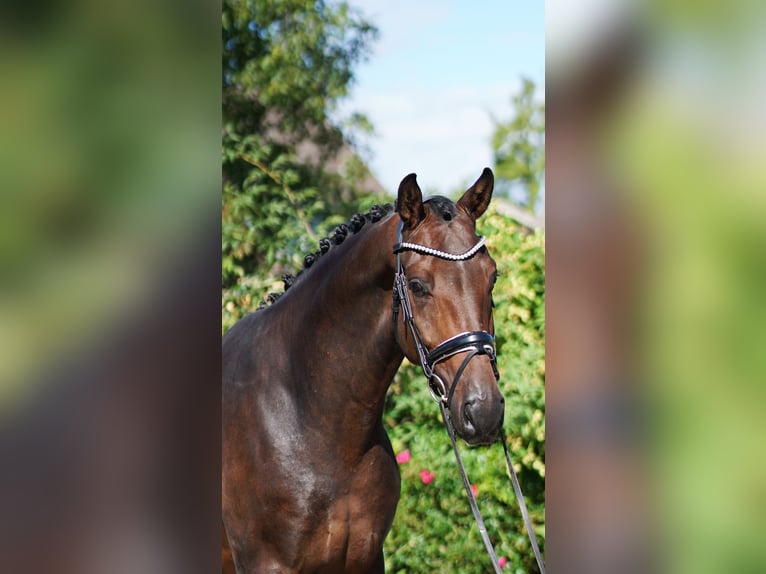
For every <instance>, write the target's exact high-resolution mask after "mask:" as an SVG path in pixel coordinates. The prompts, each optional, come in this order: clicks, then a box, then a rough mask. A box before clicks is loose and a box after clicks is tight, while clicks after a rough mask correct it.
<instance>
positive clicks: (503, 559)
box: [497, 556, 508, 568]
mask: <svg viewBox="0 0 766 574" xmlns="http://www.w3.org/2000/svg"><path fill="white" fill-rule="evenodd" d="M506 564H508V559H507V558H506V557H505V556H501V557H500V558H498V559H497V565H498V566H500V568H505V565H506Z"/></svg>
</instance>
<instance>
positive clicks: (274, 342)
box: [222, 168, 504, 574]
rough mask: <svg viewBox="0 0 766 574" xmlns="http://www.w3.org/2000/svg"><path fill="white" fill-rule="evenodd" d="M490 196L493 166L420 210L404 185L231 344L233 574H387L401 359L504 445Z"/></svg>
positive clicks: (250, 319)
mask: <svg viewBox="0 0 766 574" xmlns="http://www.w3.org/2000/svg"><path fill="white" fill-rule="evenodd" d="M493 186H494V176H493V174H492V171H491V170H490V169H489V168H485V169H484V171H483V172H482V174H481V176H480V177H479V178H478V179H477V180H476V182H475V183H474V184H473V185H472V186H471V187H470V188H469V189H468V190H467V191H466V192H465V193H464V194H463V195H462V197H461V198H460V199H459V200H458V201H457V202H456V203H454V202H452V201H451V200H449V199H447V198H445V197H441V196H435V197H432V198H429V199H427V200H425V201H424V200H423V196H422V193H421V190H420V188H419V187H418V184H417V181H416V176H415V174H410V175H408V176H407V177H405V178H404V179H403V180H402V182H401V184H400V186H399V190H398V195H397V199H396V205H395V208H392V207H391V206H388V207H387V208H381V207H379V206H376V208H373V209H372V210H371V211H370V213H369V214H367V216H361V215H356V216H354V217H353V218H352V219H351V221H350V222H349V224H348V226H340V227H339V228H337V229H336V233H335V236H334V238H333V239H332V240H327V239H325V240H322V241H321V242H320V251H319V252H318V253H315V254H310V255H308V256H307V257H306V262H305V263H306V266H307V267H308V268H307V269H304V271H302V272H301V273H300V274H299V275H298V276H297V277H295V278H294V280H286V281H285V285H286V290H285V292H284V294H282V295H281V296H280V297H279V298H278V300H276V301H275V302H274V303H273V304H272V305H269V306H267V307H265V308H264V309H261V310H258V311H256V312H254V313H251V314H249V315H247V316H245V317H244V318H242V319H241V320H240V321H239V322H238V323H237V324H235V325H234V327H232V328H231V330H230V331H229V332H228V333H227V334H226V336H225V337H224V340H223V406H222V408H223V410H222V418H223V423H222V424H223V429H222V431H223V432H222V438H223V449H222V517H223V527H224V529H223V557H224V570H226V569H227V568H228V571H231V572H233V571H234V565H236V572H238V573H239V574H244V573H259V574H260V573H274V574H277V573H278V574H287V573H291V574H297V573H301V574H308V573H312V574H313V573H317V574H319V573H349V574H350V573H382V572H384V561H383V540H384V538H385V537H386V535H387V534H388V531H389V529H390V527H391V524H392V522H393V519H394V513H395V511H396V505H397V502H398V500H399V491H400V476H399V468H398V465H397V462H396V459H395V456H394V452H393V449H392V447H391V443H390V441H389V439H388V435H387V434H386V431H385V429H384V428H383V421H382V414H383V406H384V400H385V396H386V391H387V390H388V387H389V385H390V384H391V381H392V380H393V378H394V375H395V373H396V371H397V369H398V368H399V365H400V364H401V363H402V360H403V359H404V357H407V358H408V359H409V360H410V361H411V362H413V363H415V364H419V365H421V366H423V363H424V361H423V360H422V358H423V357H426V360H425V363H426V365H425V366H424V371H426V373H427V374H428V373H429V372H430V373H431V383H430V384H431V386H432V392H435V393H437V394H438V398H441V399H443V400H445V403H447V404H448V408H449V410H448V412H449V413H450V415H451V417H452V419H453V421H454V425H455V429H456V431H457V433H458V435H459V436H460V437H461V438H462V439H463V440H465V441H466V442H467V443H469V444H472V445H475V444H487V443H490V442H493V441H494V440H495V439H496V437H497V435H498V433H499V431H500V429H501V427H502V424H503V413H504V400H503V397H502V395H501V393H500V390H499V388H498V386H497V378H496V377H497V370H496V365H495V357H494V341H493V338H492V336H493V335H494V323H493V318H492V288H493V285H494V281H495V278H496V273H497V271H496V265H495V262H494V261H493V259H492V258H491V256H490V255H489V253H488V251H487V249H486V247H484V245H483V241H484V239H483V238H479V237H477V235H476V220H477V219H478V218H479V217H481V215H482V214H483V213H484V212H485V211H486V209H487V207H488V206H489V203H490V200H491V197H492V190H493ZM395 251H396V253H395ZM405 273H406V275H405ZM395 276H396V277H398V279H397V280H398V281H400V282H401V285H402V287H401V289H402V290H403V291H400V290H397V288H396V286H395ZM287 287H289V288H287ZM402 298H403V299H404V300H402ZM392 303H393V304H392ZM402 305H408V306H409V309H408V310H409V311H411V316H414V323H415V325H414V326H408V325H405V320H404V319H403V318H402V317H403V316H404V315H405V314H404V313H399V312H398V311H399V307H400V306H402ZM476 341H479V343H477V342H476ZM458 347H461V348H458ZM462 347H465V348H462ZM466 351H470V353H469V354H468V358H465V355H466ZM424 353H425V354H424ZM426 369H428V370H426ZM458 379H459V380H458ZM445 381H447V382H451V384H449V385H448V384H446V383H445ZM458 383H459V384H458ZM447 394H448V395H449V401H447V400H446V397H447Z"/></svg>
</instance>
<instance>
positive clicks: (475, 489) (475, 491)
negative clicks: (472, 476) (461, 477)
mask: <svg viewBox="0 0 766 574" xmlns="http://www.w3.org/2000/svg"><path fill="white" fill-rule="evenodd" d="M471 494H473V497H474V498H476V497H477V496H479V488H478V487H477V486H476V485H475V484H472V485H471Z"/></svg>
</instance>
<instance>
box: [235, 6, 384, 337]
mask: <svg viewBox="0 0 766 574" xmlns="http://www.w3.org/2000/svg"><path fill="white" fill-rule="evenodd" d="M222 35H223V38H222V40H223V60H222V66H223V78H222V80H223V81H222V96H223V134H222V176H223V194H222V206H221V220H222V242H221V250H222V266H221V275H222V287H223V297H222V307H223V309H222V311H223V329H224V331H225V330H226V329H228V327H230V326H231V325H232V324H234V322H236V320H237V319H238V318H240V317H241V316H242V315H243V314H244V313H246V312H248V311H250V310H252V309H253V308H254V307H255V306H256V305H257V303H258V301H253V299H252V296H251V293H253V292H260V289H258V288H260V287H264V286H266V285H275V284H277V283H278V278H279V276H280V275H281V274H282V272H283V269H285V268H287V269H296V268H299V267H300V258H301V257H302V256H303V255H304V254H305V253H307V252H309V251H311V250H313V249H314V248H315V246H316V240H317V238H318V237H321V236H323V235H325V234H326V232H327V230H328V229H330V228H332V226H334V225H337V224H338V223H341V222H344V221H346V220H347V219H348V217H349V216H350V215H351V214H352V213H354V212H355V211H357V210H358V209H359V201H360V199H361V194H360V192H359V191H358V189H359V188H360V182H362V181H363V180H364V179H365V178H366V177H368V175H369V172H368V171H367V169H366V168H365V167H364V166H363V165H361V164H360V162H359V161H358V160H356V159H355V158H354V157H351V159H348V160H345V161H342V160H341V159H340V157H345V156H347V155H349V154H345V155H344V156H339V155H338V152H339V151H342V149H343V147H344V145H346V143H347V142H348V141H349V140H350V139H351V138H352V136H353V130H355V129H357V130H366V129H369V124H368V123H367V122H366V120H365V119H364V118H363V117H362V116H359V115H358V114H352V116H351V117H350V118H348V119H343V118H337V119H336V120H335V121H332V119H331V116H332V112H333V111H334V110H335V109H336V106H337V103H338V101H339V100H340V99H341V98H343V97H344V96H346V95H347V93H348V88H349V85H350V83H351V82H352V80H353V66H354V65H355V63H356V62H358V61H359V60H360V59H363V58H365V57H366V55H367V51H368V44H369V42H370V41H371V40H372V39H373V38H374V37H375V35H376V30H375V28H374V27H373V26H372V25H371V24H369V23H368V22H366V21H365V20H363V19H362V18H360V17H359V16H357V15H356V13H355V12H353V11H352V10H351V9H350V8H349V7H348V6H347V5H346V4H345V3H329V2H314V1H308V0H224V2H223V6H222ZM327 165H332V166H333V167H331V168H327V167H325V166H327ZM256 289H257V290H256Z"/></svg>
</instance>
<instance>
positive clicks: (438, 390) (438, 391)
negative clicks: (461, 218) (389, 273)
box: [393, 221, 545, 574]
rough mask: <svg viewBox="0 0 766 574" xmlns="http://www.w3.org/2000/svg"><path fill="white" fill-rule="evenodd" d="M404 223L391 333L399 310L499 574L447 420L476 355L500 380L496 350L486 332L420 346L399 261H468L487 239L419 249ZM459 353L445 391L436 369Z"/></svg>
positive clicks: (516, 481)
mask: <svg viewBox="0 0 766 574" xmlns="http://www.w3.org/2000/svg"><path fill="white" fill-rule="evenodd" d="M403 228H404V223H403V222H402V221H400V222H399V227H398V228H397V231H396V243H394V247H393V251H394V253H395V254H396V271H395V273H394V290H393V317H394V329H395V330H396V322H397V320H398V315H399V309H400V308H401V310H402V320H403V321H404V323H405V324H406V325H407V326H408V327H409V329H410V332H411V333H412V339H413V341H414V342H415V348H416V349H417V353H418V358H419V359H420V365H421V367H422V368H423V374H424V375H425V376H426V380H427V381H428V388H429V391H430V392H431V396H432V397H433V398H434V400H436V401H437V402H438V403H439V409H440V410H441V413H442V419H443V420H444V426H445V427H446V428H447V434H448V435H449V437H450V441H451V442H452V450H453V451H454V453H455V458H456V459H457V463H458V468H459V469H460V476H461V478H462V480H463V486H464V487H465V490H466V494H467V496H468V502H469V504H470V506H471V511H472V512H473V515H474V518H475V519H476V523H477V525H478V527H479V533H480V534H481V538H482V541H483V542H484V547H485V548H486V549H487V553H488V554H489V556H490V559H491V560H492V565H493V567H494V569H495V572H496V574H502V569H501V568H500V565H499V563H498V560H497V554H496V553H495V549H494V547H493V546H492V542H491V541H490V539H489V535H488V534H487V529H486V527H485V526H484V520H483V519H482V517H481V512H480V511H479V506H478V505H477V503H476V497H475V496H474V495H473V491H472V490H471V483H470V481H469V480H468V476H467V475H466V472H465V468H464V467H463V461H462V459H461V458H460V452H459V451H458V448H457V441H456V439H455V426H454V424H453V423H452V417H451V416H450V411H449V407H450V403H451V402H452V396H453V395H454V393H455V388H456V387H457V384H458V381H459V380H460V377H461V375H462V374H463V371H464V370H465V368H466V367H467V366H468V363H469V362H470V360H471V359H473V358H474V357H475V356H477V355H487V356H488V357H489V361H490V363H491V364H492V370H493V372H494V373H495V379H496V380H499V379H500V373H499V372H498V370H497V353H496V350H495V338H494V337H493V336H492V335H491V334H490V333H489V332H487V331H466V332H464V333H460V334H458V335H455V336H454V337H450V338H449V339H447V340H445V341H442V342H441V343H439V344H438V345H436V347H434V349H433V350H431V351H429V350H428V347H427V346H426V345H425V343H423V337H422V336H421V334H420V331H419V330H418V328H417V325H415V317H414V316H413V314H412V305H411V303H410V297H409V292H408V289H407V277H406V276H405V274H404V268H403V267H402V262H401V259H400V254H401V252H402V251H414V252H416V253H420V254H423V255H430V256H432V257H439V258H440V259H446V260H448V261H465V260H467V259H471V258H472V257H473V256H474V255H476V253H478V251H479V250H480V249H481V248H482V247H483V246H484V242H485V240H486V238H484V237H480V238H479V240H478V241H477V242H476V244H475V245H474V246H473V247H471V248H470V249H469V250H468V251H466V252H465V253H460V254H455V253H448V252H445V251H440V250H438V249H434V248H432V247H428V246H426V245H420V244H418V243H407V242H403V241H402V229H403ZM461 353H467V355H466V357H465V359H463V362H462V364H461V365H460V368H458V370H457V372H456V373H455V378H454V379H453V380H452V384H451V385H450V386H449V389H447V387H446V385H445V384H444V381H443V380H442V379H441V377H439V375H437V374H436V372H435V368H436V365H437V364H438V363H440V362H441V361H444V360H446V359H448V358H449V357H452V356H454V355H458V354H461ZM501 442H502V444H503V450H504V451H505V460H506V464H507V465H508V471H509V473H510V476H511V482H512V484H513V491H514V493H515V494H516V499H517V500H518V502H519V508H520V509H521V514H522V517H523V518H524V525H525V527H526V529H527V535H528V536H529V541H530V543H531V544H532V550H533V551H534V553H535V559H536V560H537V566H538V568H539V569H540V572H541V574H545V565H544V563H543V559H542V556H541V554H540V549H539V548H538V545H537V538H536V537H535V533H534V530H533V529H532V522H531V520H530V519H529V512H528V511H527V505H526V503H525V502H524V495H523V494H522V492H521V486H520V484H519V479H518V477H517V476H516V472H515V471H514V470H513V464H512V463H511V456H510V454H509V452H508V447H507V445H506V440H505V435H504V434H503V435H502V437H501Z"/></svg>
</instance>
